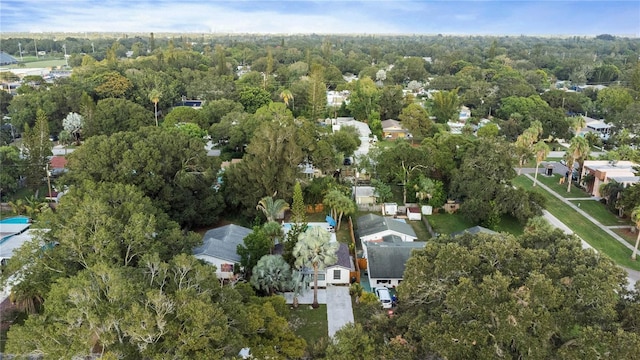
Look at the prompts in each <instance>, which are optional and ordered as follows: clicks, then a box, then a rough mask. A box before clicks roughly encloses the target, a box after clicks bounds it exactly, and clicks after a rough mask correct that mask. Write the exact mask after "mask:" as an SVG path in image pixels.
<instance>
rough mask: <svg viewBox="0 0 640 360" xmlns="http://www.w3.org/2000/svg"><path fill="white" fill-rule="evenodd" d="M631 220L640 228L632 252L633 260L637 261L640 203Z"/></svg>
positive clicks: (639, 237) (639, 233)
mask: <svg viewBox="0 0 640 360" xmlns="http://www.w3.org/2000/svg"><path fill="white" fill-rule="evenodd" d="M631 220H633V222H634V223H635V224H636V228H638V229H639V231H638V236H637V237H636V244H635V246H634V247H633V254H631V260H633V261H636V254H637V253H638V245H639V244H640V205H638V206H636V207H635V208H634V209H633V211H632V212H631Z"/></svg>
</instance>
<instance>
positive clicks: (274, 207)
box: [256, 193, 289, 222]
mask: <svg viewBox="0 0 640 360" xmlns="http://www.w3.org/2000/svg"><path fill="white" fill-rule="evenodd" d="M273 196H276V193H273ZM273 196H265V197H263V198H262V199H260V201H258V205H256V209H258V210H260V211H262V213H264V216H266V217H267V222H269V221H276V218H277V217H278V215H279V214H280V213H282V212H283V211H287V210H289V204H288V203H287V202H286V201H284V200H282V199H276V200H274V199H273Z"/></svg>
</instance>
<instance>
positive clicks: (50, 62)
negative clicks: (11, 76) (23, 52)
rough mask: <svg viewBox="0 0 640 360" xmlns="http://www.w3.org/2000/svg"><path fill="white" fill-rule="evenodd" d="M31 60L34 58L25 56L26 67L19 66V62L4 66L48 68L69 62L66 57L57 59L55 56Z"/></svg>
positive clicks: (11, 67)
mask: <svg viewBox="0 0 640 360" xmlns="http://www.w3.org/2000/svg"><path fill="white" fill-rule="evenodd" d="M29 60H32V59H31V58H27V57H26V56H25V57H24V63H23V64H24V65H25V66H24V67H22V66H18V64H13V65H7V66H3V67H6V68H8V69H20V68H48V67H57V66H64V65H66V64H67V62H66V61H65V60H64V59H55V58H48V59H43V60H35V58H33V60H35V61H29Z"/></svg>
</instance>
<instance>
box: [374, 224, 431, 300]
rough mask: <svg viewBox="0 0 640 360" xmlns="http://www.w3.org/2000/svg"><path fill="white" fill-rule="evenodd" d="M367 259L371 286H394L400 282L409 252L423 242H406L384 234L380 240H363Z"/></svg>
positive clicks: (420, 246)
mask: <svg viewBox="0 0 640 360" xmlns="http://www.w3.org/2000/svg"><path fill="white" fill-rule="evenodd" d="M362 244H363V250H364V257H365V258H366V259H367V277H368V279H369V284H370V285H371V287H372V288H373V287H378V286H386V287H389V288H394V287H396V286H398V285H399V284H400V283H401V282H402V277H403V275H404V270H405V267H406V264H407V261H408V260H409V258H410V257H411V253H412V252H413V250H415V249H422V248H424V246H425V243H424V242H406V241H403V240H402V238H400V237H399V236H397V235H388V236H384V237H383V239H382V241H381V242H373V241H369V242H366V243H365V242H363V243H362Z"/></svg>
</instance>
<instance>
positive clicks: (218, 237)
mask: <svg viewBox="0 0 640 360" xmlns="http://www.w3.org/2000/svg"><path fill="white" fill-rule="evenodd" d="M252 232H253V230H251V229H248V228H246V227H242V226H238V225H233V224H231V225H225V226H221V227H219V228H215V229H211V230H209V231H207V232H206V233H205V234H204V238H203V243H202V245H200V246H198V247H197V248H195V249H193V255H206V256H211V257H215V258H218V259H223V260H227V261H234V262H239V261H240V256H239V255H238V252H237V249H238V245H240V244H242V243H243V240H244V238H245V237H246V236H247V235H249V234H250V233H252Z"/></svg>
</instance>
